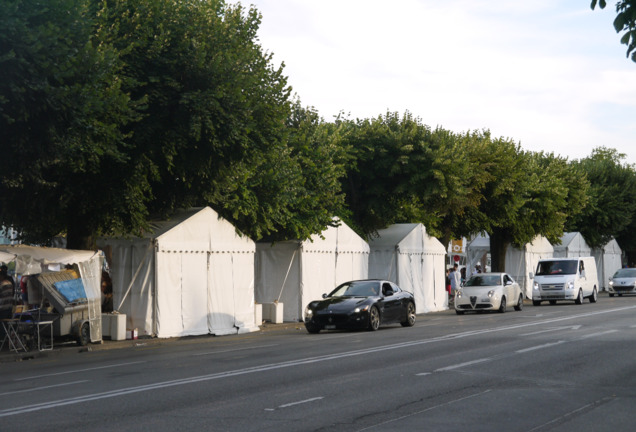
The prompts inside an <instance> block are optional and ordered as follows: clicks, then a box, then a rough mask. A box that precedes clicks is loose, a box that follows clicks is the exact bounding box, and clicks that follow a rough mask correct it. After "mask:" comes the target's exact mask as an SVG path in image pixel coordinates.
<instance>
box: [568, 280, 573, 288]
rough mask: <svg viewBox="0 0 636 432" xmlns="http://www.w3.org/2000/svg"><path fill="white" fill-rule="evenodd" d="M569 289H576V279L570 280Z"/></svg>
mask: <svg viewBox="0 0 636 432" xmlns="http://www.w3.org/2000/svg"><path fill="white" fill-rule="evenodd" d="M567 289H574V281H570V282H568V286H567Z"/></svg>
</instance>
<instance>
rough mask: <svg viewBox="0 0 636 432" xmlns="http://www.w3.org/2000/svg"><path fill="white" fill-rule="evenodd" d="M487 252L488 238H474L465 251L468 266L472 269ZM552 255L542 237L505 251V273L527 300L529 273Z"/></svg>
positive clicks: (529, 292)
mask: <svg viewBox="0 0 636 432" xmlns="http://www.w3.org/2000/svg"><path fill="white" fill-rule="evenodd" d="M488 252H490V238H489V237H488V236H477V237H475V238H474V239H473V240H472V241H471V242H470V243H469V244H468V247H467V251H466V256H467V257H468V260H469V264H472V266H473V267H474V264H475V263H476V261H477V260H479V259H481V256H483V255H484V254H485V253H488ZM553 253H554V248H553V247H552V245H551V244H550V242H549V241H548V240H547V239H546V238H545V237H543V236H537V237H535V239H534V240H533V241H532V242H531V243H526V244H525V245H524V246H523V248H521V249H517V248H514V247H508V250H507V251H506V273H508V274H510V276H512V278H513V279H514V280H515V281H517V282H518V283H519V286H520V287H521V290H522V291H523V292H525V294H526V296H527V297H528V298H532V283H531V280H530V278H529V273H534V271H535V269H536V267H537V263H538V262H539V260H540V259H543V258H551V257H552V256H553ZM482 264H483V263H482ZM471 269H472V267H471ZM467 272H468V270H467ZM467 274H470V273H467Z"/></svg>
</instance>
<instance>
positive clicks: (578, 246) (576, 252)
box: [553, 232, 592, 258]
mask: <svg viewBox="0 0 636 432" xmlns="http://www.w3.org/2000/svg"><path fill="white" fill-rule="evenodd" d="M553 247H554V256H555V257H556V258H578V257H588V256H592V249H591V248H590V247H589V246H588V245H587V242H586V241H585V239H584V238H583V235H581V233H580V232H568V233H564V234H563V236H562V237H561V244H560V245H553Z"/></svg>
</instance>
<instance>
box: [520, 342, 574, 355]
mask: <svg viewBox="0 0 636 432" xmlns="http://www.w3.org/2000/svg"><path fill="white" fill-rule="evenodd" d="M562 343H565V341H557V342H551V343H547V344H543V345H537V346H533V347H530V348H524V349H520V350H517V351H515V352H516V353H518V354H523V353H527V352H530V351H535V350H538V349H543V348H549V347H551V346H555V345H561V344H562Z"/></svg>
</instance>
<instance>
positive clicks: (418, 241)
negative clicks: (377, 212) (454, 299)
mask: <svg viewBox="0 0 636 432" xmlns="http://www.w3.org/2000/svg"><path fill="white" fill-rule="evenodd" d="M369 247H370V249H371V251H370V254H369V278H377V279H386V280H390V281H392V282H395V283H396V284H397V285H398V286H399V287H400V288H402V289H403V290H405V291H408V292H411V293H412V294H413V296H414V297H415V308H416V310H417V312H418V313H426V312H434V311H440V310H445V309H448V295H447V293H446V288H445V286H444V285H445V269H444V265H445V264H444V262H445V256H446V249H445V248H444V246H443V245H442V244H441V243H440V242H439V240H437V239H436V238H434V237H431V236H429V235H428V234H427V233H426V229H425V227H424V225H422V224H394V225H391V226H390V227H388V228H386V229H382V230H379V231H378V236H377V237H376V238H373V239H371V240H370V241H369Z"/></svg>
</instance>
